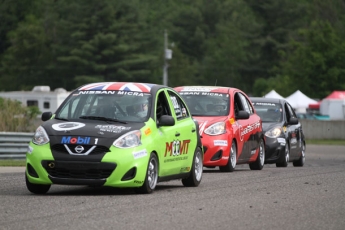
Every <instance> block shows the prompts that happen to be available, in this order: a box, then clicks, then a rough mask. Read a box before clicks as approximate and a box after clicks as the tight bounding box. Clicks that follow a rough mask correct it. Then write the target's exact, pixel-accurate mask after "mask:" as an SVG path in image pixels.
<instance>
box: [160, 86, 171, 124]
mask: <svg viewBox="0 0 345 230" xmlns="http://www.w3.org/2000/svg"><path fill="white" fill-rule="evenodd" d="M162 115H170V116H171V111H170V106H169V103H168V100H167V98H166V96H165V94H164V91H161V92H160V93H159V94H158V96H157V102H156V119H157V120H158V119H159V118H160V117H161V116H162Z"/></svg>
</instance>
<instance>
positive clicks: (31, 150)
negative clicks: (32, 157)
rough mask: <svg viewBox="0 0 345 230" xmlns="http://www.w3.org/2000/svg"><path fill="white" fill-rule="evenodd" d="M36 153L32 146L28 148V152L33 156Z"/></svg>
mask: <svg viewBox="0 0 345 230" xmlns="http://www.w3.org/2000/svg"><path fill="white" fill-rule="evenodd" d="M33 151H34V148H32V147H31V146H30V145H29V146H28V150H27V152H28V153H29V154H31V153H32V152H33Z"/></svg>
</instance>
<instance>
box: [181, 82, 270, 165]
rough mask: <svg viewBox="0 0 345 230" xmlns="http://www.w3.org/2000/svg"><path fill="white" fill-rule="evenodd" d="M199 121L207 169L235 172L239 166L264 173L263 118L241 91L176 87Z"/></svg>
mask: <svg viewBox="0 0 345 230" xmlns="http://www.w3.org/2000/svg"><path fill="white" fill-rule="evenodd" d="M175 89H176V91H177V92H179V93H180V95H181V96H182V97H183V99H185V101H186V102H187V105H188V108H189V109H190V113H191V114H192V115H193V118H194V119H195V120H197V121H198V122H199V127H200V135H201V137H202V138H201V141H202V144H203V147H204V153H205V156H204V166H205V167H213V168H214V167H219V169H220V171H222V172H232V171H234V169H235V167H236V165H237V164H249V167H250V169H252V170H261V169H262V168H263V166H264V160H265V145H264V137H263V133H262V124H261V119H260V117H259V116H258V115H257V114H256V113H255V110H254V108H253V106H252V104H251V102H250V100H249V98H248V96H247V95H246V94H245V93H244V92H243V91H241V90H239V89H236V88H230V87H218V86H181V87H176V88H175Z"/></svg>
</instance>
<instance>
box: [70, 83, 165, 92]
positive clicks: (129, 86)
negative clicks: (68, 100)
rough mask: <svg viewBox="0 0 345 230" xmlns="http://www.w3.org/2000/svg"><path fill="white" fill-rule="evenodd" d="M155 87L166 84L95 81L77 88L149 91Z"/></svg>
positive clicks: (161, 86)
mask: <svg viewBox="0 0 345 230" xmlns="http://www.w3.org/2000/svg"><path fill="white" fill-rule="evenodd" d="M157 87H158V88H164V87H166V86H163V85H158V84H151V83H139V82H96V83H90V84H86V85H83V86H80V87H79V88H78V89H77V90H124V91H137V92H143V93H149V92H151V91H152V88H157Z"/></svg>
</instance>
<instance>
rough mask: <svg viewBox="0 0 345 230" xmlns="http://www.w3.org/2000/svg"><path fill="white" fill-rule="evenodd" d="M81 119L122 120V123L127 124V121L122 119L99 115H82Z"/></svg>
mask: <svg viewBox="0 0 345 230" xmlns="http://www.w3.org/2000/svg"><path fill="white" fill-rule="evenodd" d="M79 118H80V119H89V120H100V121H114V122H120V123H122V124H127V122H125V121H121V120H118V119H115V118H109V117H98V116H81V117H79Z"/></svg>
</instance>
